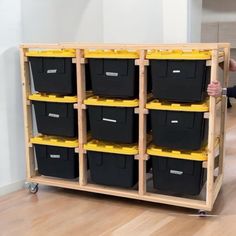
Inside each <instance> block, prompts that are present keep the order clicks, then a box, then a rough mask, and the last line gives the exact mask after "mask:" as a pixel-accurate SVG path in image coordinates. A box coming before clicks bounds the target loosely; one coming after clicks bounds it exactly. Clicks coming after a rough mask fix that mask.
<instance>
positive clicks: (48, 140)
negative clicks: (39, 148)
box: [30, 135, 79, 148]
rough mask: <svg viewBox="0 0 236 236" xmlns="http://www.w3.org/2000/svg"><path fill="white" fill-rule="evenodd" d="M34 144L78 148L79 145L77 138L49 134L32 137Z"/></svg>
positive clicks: (31, 140)
mask: <svg viewBox="0 0 236 236" xmlns="http://www.w3.org/2000/svg"><path fill="white" fill-rule="evenodd" d="M30 142H31V143H32V144H41V145H48V146H57V147H68V148H76V147H78V146H79V143H78V139H77V138H62V137H54V136H47V135H39V136H36V137H33V138H31V139H30Z"/></svg>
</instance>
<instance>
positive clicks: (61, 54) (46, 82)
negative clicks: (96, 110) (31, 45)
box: [26, 50, 91, 95]
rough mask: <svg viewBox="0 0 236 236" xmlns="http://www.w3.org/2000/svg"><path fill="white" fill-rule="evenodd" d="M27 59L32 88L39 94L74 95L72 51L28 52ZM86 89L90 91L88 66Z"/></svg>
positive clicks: (74, 78)
mask: <svg viewBox="0 0 236 236" xmlns="http://www.w3.org/2000/svg"><path fill="white" fill-rule="evenodd" d="M26 55H27V56H28V57H29V61H30V65H31V71H32V76H33V82H34V88H35V90H36V91H38V92H41V93H49V94H57V95H76V93H77V85H76V64H75V63H72V58H73V57H75V51H73V50H55V51H38V52H37V51H30V52H28V53H27V54H26ZM85 73H86V76H85V77H86V89H87V90H90V89H91V81H90V75H89V70H88V66H87V65H86V70H85Z"/></svg>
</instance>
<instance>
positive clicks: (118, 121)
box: [88, 106, 138, 143]
mask: <svg viewBox="0 0 236 236" xmlns="http://www.w3.org/2000/svg"><path fill="white" fill-rule="evenodd" d="M88 110H89V120H90V128H91V134H92V137H93V138H95V139H98V140H101V141H110V142H118V143H119V142H120V143H134V142H136V141H137V140H138V115H137V114H134V108H124V107H105V106H88Z"/></svg>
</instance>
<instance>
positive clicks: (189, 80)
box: [150, 60, 210, 102]
mask: <svg viewBox="0 0 236 236" xmlns="http://www.w3.org/2000/svg"><path fill="white" fill-rule="evenodd" d="M150 66H151V68H150V70H151V78H152V92H153V96H154V97H155V98H157V99H160V100H168V101H176V102H198V101H203V100H204V99H205V98H206V96H207V93H206V87H207V84H208V83H209V80H210V73H209V71H210V70H209V68H208V67H206V61H205V60H200V61H192V60H151V63H150Z"/></svg>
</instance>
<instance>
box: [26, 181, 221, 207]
mask: <svg viewBox="0 0 236 236" xmlns="http://www.w3.org/2000/svg"><path fill="white" fill-rule="evenodd" d="M28 181H29V182H32V183H37V184H43V185H49V186H55V187H62V188H67V189H74V190H81V191H87V192H93V193H100V194H106V195H111V196H117V197H125V198H130V199H136V200H143V201H148V202H155V203H162V204H167V205H173V206H180V207H186V208H192V209H197V210H206V211H211V210H212V208H211V207H209V206H207V205H206V201H204V200H196V199H190V198H182V197H175V196H170V195H163V194H157V193H150V192H146V193H144V194H143V195H139V192H138V190H132V189H131V190H130V189H121V188H115V187H109V186H103V185H96V184H87V185H84V186H81V185H79V182H78V181H71V180H63V179H55V178H50V177H44V176H35V177H31V178H29V179H28ZM217 188H219V187H218V186H217ZM217 192H218V191H216V193H217ZM215 198H216V196H215ZM214 200H215V199H214Z"/></svg>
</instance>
